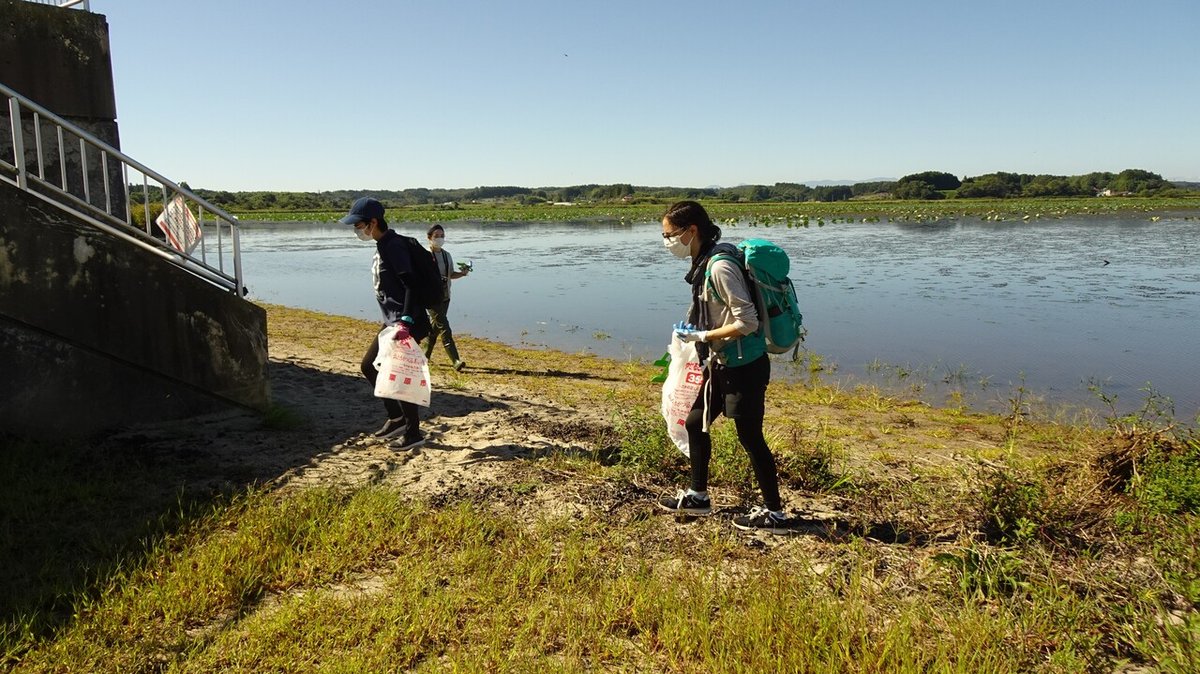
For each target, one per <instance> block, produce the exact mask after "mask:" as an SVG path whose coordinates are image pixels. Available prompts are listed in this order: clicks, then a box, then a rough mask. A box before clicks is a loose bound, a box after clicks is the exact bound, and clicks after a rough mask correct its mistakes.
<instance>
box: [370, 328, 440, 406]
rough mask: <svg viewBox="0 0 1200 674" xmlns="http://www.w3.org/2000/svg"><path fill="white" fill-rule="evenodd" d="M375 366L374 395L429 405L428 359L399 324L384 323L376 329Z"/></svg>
mask: <svg viewBox="0 0 1200 674" xmlns="http://www.w3.org/2000/svg"><path fill="white" fill-rule="evenodd" d="M397 333H399V334H397ZM375 369H376V370H378V371H379V376H377V377H376V378H375V395H376V396H377V397H379V398H394V399H396V400H403V401H405V402H410V403H416V404H417V405H421V406H422V407H429V396H430V385H429V361H427V360H425V352H424V351H422V350H421V347H420V345H419V344H417V342H416V340H414V339H413V338H412V335H410V334H408V330H407V329H405V328H404V327H403V326H388V327H386V328H384V329H383V330H382V331H380V333H379V356H378V357H376V359H375Z"/></svg>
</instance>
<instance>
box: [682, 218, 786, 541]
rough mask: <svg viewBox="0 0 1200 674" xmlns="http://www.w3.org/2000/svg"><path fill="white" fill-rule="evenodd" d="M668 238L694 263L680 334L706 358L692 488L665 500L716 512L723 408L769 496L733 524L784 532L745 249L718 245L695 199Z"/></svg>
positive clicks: (766, 372)
mask: <svg viewBox="0 0 1200 674" xmlns="http://www.w3.org/2000/svg"><path fill="white" fill-rule="evenodd" d="M662 236H663V242H664V245H665V246H666V247H667V249H668V250H669V251H671V253H673V254H674V255H675V256H676V257H679V258H683V259H688V260H690V261H691V269H690V271H688V274H687V276H686V277H685V280H686V281H687V282H688V284H689V285H691V287H692V305H691V310H690V311H689V312H688V320H687V322H686V323H680V324H678V325H676V326H675V333H674V334H675V336H677V337H678V338H680V339H682V340H684V341H687V342H695V343H696V349H697V352H698V353H699V355H700V362H701V363H702V364H704V384H703V386H702V387H701V390H700V394H699V395H698V396H697V398H696V402H695V403H694V404H693V405H692V410H691V412H690V413H689V414H688V417H687V421H686V428H687V434H688V447H689V455H690V457H691V486H690V488H689V489H687V490H686V491H680V492H679V494H678V495H676V496H674V497H670V496H666V497H663V498H662V500H661V501H659V505H660V506H662V507H663V508H665V509H667V510H670V511H672V512H676V513H681V514H687V515H707V514H709V513H711V512H712V501H711V500H710V498H709V496H708V465H709V461H710V459H711V458H712V439H711V437H710V436H709V433H708V426H709V424H710V423H712V422H713V421H714V420H715V419H716V417H717V415H719V414H724V415H725V416H726V417H728V418H730V419H732V420H733V423H734V425H735V427H736V428H737V436H738V441H739V442H740V443H741V444H742V447H744V448H745V449H746V452H747V453H748V454H749V455H750V463H751V465H752V466H753V468H754V476H755V478H756V479H757V480H758V486H759V489H760V490H761V491H762V496H763V505H762V506H761V507H756V508H753V509H752V510H751V511H750V513H749V514H747V515H743V516H741V517H737V518H735V519H734V522H733V523H734V526H736V527H738V528H739V529H746V530H768V531H773V532H776V533H786V532H787V531H788V530H789V521H788V518H787V516H786V515H785V514H784V511H783V504H782V502H781V501H780V498H779V476H778V474H777V472H776V468H775V457H774V455H772V454H771V449H770V448H769V447H768V446H767V441H766V439H765V438H764V437H763V416H764V414H765V411H766V394H767V384H768V383H769V382H770V380H771V361H770V359H769V357H768V356H767V349H766V341H765V339H764V338H763V336H762V335H761V334H760V331H759V330H758V327H759V320H758V310H757V309H756V308H755V303H754V296H753V295H752V293H751V288H750V287H749V285H748V280H747V278H746V274H745V273H744V271H743V269H742V267H741V266H740V265H738V263H737V262H736V260H737V259H740V256H741V252H740V251H739V250H738V249H737V247H736V246H733V245H731V244H728V243H720V240H721V228H720V227H718V226H716V225H715V224H713V221H712V219H711V218H710V217H709V216H708V212H707V211H705V210H704V207H703V206H701V205H700V204H698V203H696V202H694V201H680V202H678V203H676V204H674V205H672V206H671V207H670V208H669V209H667V212H666V214H665V215H663V219H662ZM730 258H733V259H730Z"/></svg>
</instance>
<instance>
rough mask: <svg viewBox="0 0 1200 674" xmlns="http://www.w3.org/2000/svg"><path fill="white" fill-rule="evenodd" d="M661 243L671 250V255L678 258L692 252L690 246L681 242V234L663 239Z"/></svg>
mask: <svg viewBox="0 0 1200 674" xmlns="http://www.w3.org/2000/svg"><path fill="white" fill-rule="evenodd" d="M663 245H664V246H666V247H667V250H669V251H671V254H672V255H674V256H675V257H677V258H679V259H683V258H685V257H687V256H689V255H691V254H692V247H691V246H690V245H688V244H686V243H684V242H683V235H682V234H680V235H679V236H672V237H668V238H666V239H663Z"/></svg>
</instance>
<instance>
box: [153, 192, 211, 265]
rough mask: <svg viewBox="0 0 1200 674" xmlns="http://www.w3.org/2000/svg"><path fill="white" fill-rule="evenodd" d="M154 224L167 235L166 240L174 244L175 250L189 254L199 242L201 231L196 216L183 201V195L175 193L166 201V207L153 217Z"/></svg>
mask: <svg viewBox="0 0 1200 674" xmlns="http://www.w3.org/2000/svg"><path fill="white" fill-rule="evenodd" d="M154 224H156V225H158V228H159V229H161V230H162V231H163V233H164V234H166V235H167V241H169V242H170V243H171V245H172V246H174V248H175V250H177V251H179V252H181V253H185V254H187V255H191V254H192V251H193V250H195V249H196V245H197V244H199V243H200V237H201V236H203V232H201V231H200V223H198V222H196V216H194V215H192V211H191V209H189V208H188V207H187V204H185V203H184V202H183V197H181V196H179V195H175V198H174V199H172V200H170V201H169V202H167V205H166V208H164V209H163V212H162V214H160V215H159V216H158V218H157V219H155V221H154Z"/></svg>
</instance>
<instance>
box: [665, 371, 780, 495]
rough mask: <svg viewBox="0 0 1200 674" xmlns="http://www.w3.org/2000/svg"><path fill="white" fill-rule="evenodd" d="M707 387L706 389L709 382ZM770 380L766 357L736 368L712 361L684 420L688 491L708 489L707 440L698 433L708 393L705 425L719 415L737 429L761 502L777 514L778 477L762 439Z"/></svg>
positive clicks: (709, 444) (709, 454) (709, 451)
mask: <svg viewBox="0 0 1200 674" xmlns="http://www.w3.org/2000/svg"><path fill="white" fill-rule="evenodd" d="M710 381H711V382H712V385H711V386H709V385H708V384H709V382H710ZM770 381H771V360H770V358H768V357H767V355H766V354H763V356H762V357H761V358H759V359H758V360H756V361H754V362H753V363H749V364H747V365H742V366H741V367H725V366H724V365H722V364H720V363H717V362H715V361H714V362H713V363H712V365H711V366H710V367H709V369H708V370H705V372H704V384H705V385H704V388H702V389H701V391H700V395H698V396H696V402H695V403H694V404H693V405H692V411H691V412H690V413H689V414H688V417H687V423H686V426H685V427H686V428H687V434H688V451H689V453H690V454H691V464H692V489H694V490H696V491H708V463H709V461H710V460H711V459H712V437H711V436H710V435H709V434H708V433H705V432H704V431H703V430H701V429H702V428H703V427H704V426H703V424H704V398H705V396H704V392H705V390H707V391H708V421H709V423H710V424H711V423H712V421H713V420H714V419H716V418H717V415H719V414H724V415H725V416H727V417H729V418H730V419H732V420H733V424H734V426H735V427H736V428H737V436H738V442H741V443H742V447H744V448H745V449H746V453H747V454H749V455H750V465H751V466H752V467H753V468H754V477H755V478H756V479H757V480H758V488H759V489H761V490H762V495H763V502H764V504H765V505H766V507H767V508H768V509H770V510H782V509H783V504H782V503H781V502H780V500H779V475H778V474H777V473H776V471H775V456H774V455H772V454H771V449H770V448H769V447H767V440H766V438H764V437H763V430H762V427H763V415H764V414H765V412H766V399H767V384H768V383H769V382H770Z"/></svg>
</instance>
